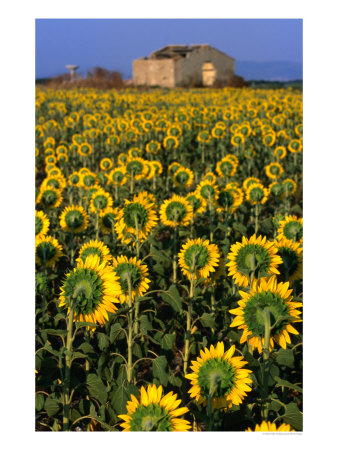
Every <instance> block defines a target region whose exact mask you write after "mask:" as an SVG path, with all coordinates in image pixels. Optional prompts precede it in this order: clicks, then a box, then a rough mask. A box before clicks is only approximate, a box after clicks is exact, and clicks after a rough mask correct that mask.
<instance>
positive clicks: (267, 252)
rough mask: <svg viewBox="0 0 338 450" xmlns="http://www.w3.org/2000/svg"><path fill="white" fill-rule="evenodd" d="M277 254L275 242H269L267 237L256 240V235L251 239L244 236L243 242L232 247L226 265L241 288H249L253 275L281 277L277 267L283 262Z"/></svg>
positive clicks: (230, 274) (256, 276)
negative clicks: (276, 275) (275, 275)
mask: <svg viewBox="0 0 338 450" xmlns="http://www.w3.org/2000/svg"><path fill="white" fill-rule="evenodd" d="M277 252H278V249H277V247H276V246H275V244H274V242H269V241H267V240H266V237H265V236H264V237H263V238H262V236H258V238H256V235H255V234H254V235H253V236H251V237H250V239H247V238H246V237H245V236H243V238H242V242H236V244H233V245H232V246H231V247H230V253H229V254H228V260H229V262H228V263H227V264H226V266H228V267H229V276H232V277H233V279H234V282H235V283H236V284H238V285H239V286H244V287H247V286H248V284H249V280H250V275H251V274H252V273H253V275H254V277H255V278H261V277H266V276H268V275H269V274H278V275H279V271H278V270H277V266H278V265H279V264H282V262H283V261H282V258H281V257H280V256H279V255H277Z"/></svg>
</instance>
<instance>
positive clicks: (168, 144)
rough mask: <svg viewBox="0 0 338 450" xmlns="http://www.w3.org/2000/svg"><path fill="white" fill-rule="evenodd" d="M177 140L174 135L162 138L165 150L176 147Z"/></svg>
mask: <svg viewBox="0 0 338 450" xmlns="http://www.w3.org/2000/svg"><path fill="white" fill-rule="evenodd" d="M178 144H179V141H178V139H177V137H176V136H167V137H165V138H164V139H163V147H164V148H165V149H166V150H173V149H175V148H177V147H178Z"/></svg>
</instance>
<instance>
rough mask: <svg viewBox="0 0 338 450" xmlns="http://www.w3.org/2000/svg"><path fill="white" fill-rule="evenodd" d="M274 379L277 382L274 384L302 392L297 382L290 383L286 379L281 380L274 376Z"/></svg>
mask: <svg viewBox="0 0 338 450" xmlns="http://www.w3.org/2000/svg"><path fill="white" fill-rule="evenodd" d="M275 381H276V382H277V384H276V386H285V387H287V388H289V389H293V390H294V391H297V392H300V393H302V392H303V389H302V388H301V387H300V386H298V385H297V384H292V383H290V382H289V381H287V380H282V379H281V378H279V377H275Z"/></svg>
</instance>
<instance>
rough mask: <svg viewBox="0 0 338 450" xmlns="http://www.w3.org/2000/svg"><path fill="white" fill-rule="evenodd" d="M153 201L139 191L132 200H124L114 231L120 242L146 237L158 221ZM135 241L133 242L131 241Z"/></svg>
mask: <svg viewBox="0 0 338 450" xmlns="http://www.w3.org/2000/svg"><path fill="white" fill-rule="evenodd" d="M154 206H155V205H154V203H153V202H152V201H151V200H150V199H149V196H148V195H147V194H146V193H144V192H140V193H139V194H136V195H134V198H133V200H132V201H130V200H125V202H124V206H123V208H121V209H120V211H119V215H118V221H117V222H116V224H115V231H116V233H117V236H118V238H119V239H121V241H122V242H124V243H126V244H129V243H130V242H131V241H135V239H137V233H138V238H139V241H140V242H143V241H144V240H146V239H147V236H148V234H149V233H150V232H151V231H152V230H153V228H154V227H155V226H156V224H157V222H158V217H157V214H156V212H155V207H154ZM133 243H135V242H133Z"/></svg>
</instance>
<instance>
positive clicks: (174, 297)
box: [161, 284, 182, 312]
mask: <svg viewBox="0 0 338 450" xmlns="http://www.w3.org/2000/svg"><path fill="white" fill-rule="evenodd" d="M161 297H162V299H163V301H165V302H166V303H168V304H169V305H170V306H171V307H172V308H173V310H174V311H176V312H181V311H182V299H181V296H180V293H179V292H178V289H177V287H176V286H175V285H174V284H172V285H171V286H170V288H169V289H168V290H167V291H166V292H162V293H161Z"/></svg>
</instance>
